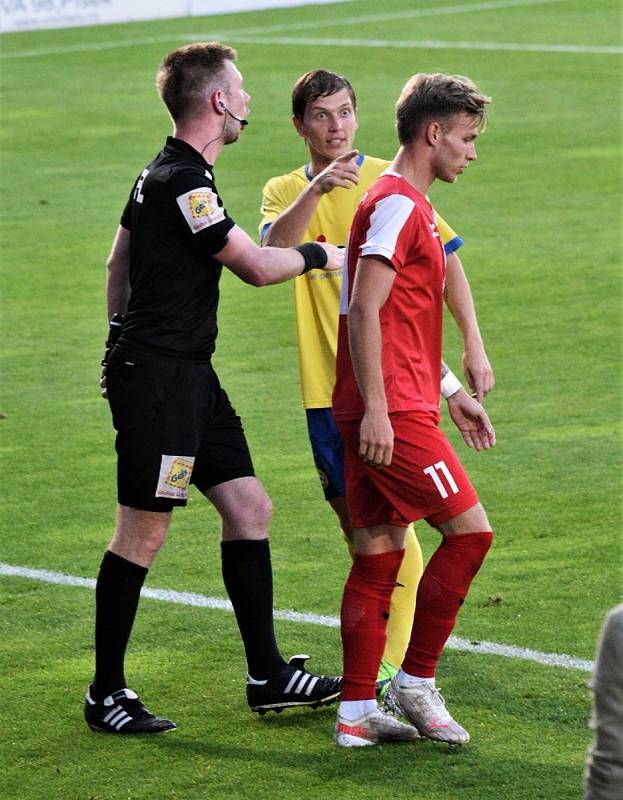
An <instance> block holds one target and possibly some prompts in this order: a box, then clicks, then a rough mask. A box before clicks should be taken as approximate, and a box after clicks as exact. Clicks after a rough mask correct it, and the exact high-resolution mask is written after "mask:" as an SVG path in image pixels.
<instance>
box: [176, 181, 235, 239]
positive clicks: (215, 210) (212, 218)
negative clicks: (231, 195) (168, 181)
mask: <svg viewBox="0 0 623 800" xmlns="http://www.w3.org/2000/svg"><path fill="white" fill-rule="evenodd" d="M176 199H177V204H178V206H179V207H180V211H181V212H182V214H183V215H184V219H185V220H186V222H187V223H188V227H189V228H190V229H191V231H192V232H193V233H199V231H202V230H204V228H209V227H210V225H216V223H217V222H221V220H223V219H225V212H224V211H223V208H222V206H219V204H218V198H217V195H216V192H214V190H213V189H210V187H209V186H202V187H200V188H198V189H192V190H191V191H190V192H186V193H185V194H181V195H180V196H179V197H177V198H176Z"/></svg>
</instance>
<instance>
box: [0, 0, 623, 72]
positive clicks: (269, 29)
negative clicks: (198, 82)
mask: <svg viewBox="0 0 623 800" xmlns="http://www.w3.org/2000/svg"><path fill="white" fill-rule="evenodd" d="M562 2H566V0H492V1H491V2H484V3H466V4H464V5H460V6H439V7H437V8H416V9H408V10H404V11H394V12H388V13H385V14H363V15H359V16H354V15H353V16H348V17H343V18H341V19H331V20H330V22H327V19H326V18H324V17H321V19H318V20H309V21H307V22H305V21H301V22H294V21H291V22H288V23H284V24H279V25H264V26H263V27H259V28H258V27H254V28H238V29H236V30H222V31H218V30H211V31H210V32H209V33H171V34H163V35H162V36H146V37H142V38H140V39H116V40H113V41H106V42H90V43H78V44H73V45H72V44H69V45H66V46H65V47H41V48H36V49H32V50H17V51H15V52H13V53H6V52H5V53H0V59H15V58H31V57H36V56H47V55H58V54H61V53H83V52H90V51H97V50H112V49H116V48H122V47H140V46H145V45H152V44H160V43H164V42H171V43H173V44H176V43H178V42H185V41H205V40H208V39H210V40H213V39H218V40H220V41H227V40H228V39H229V40H230V41H234V39H235V40H236V41H239V42H241V43H245V42H252V43H254V44H299V43H302V44H306V43H309V44H313V45H315V44H318V43H320V44H329V43H330V44H331V46H335V45H336V44H337V45H341V44H344V45H345V46H350V47H353V46H357V47H359V46H366V45H367V46H370V47H388V46H402V47H418V46H424V45H423V44H422V45H417V44H413V43H408V44H404V45H402V44H401V45H396V44H395V43H394V42H390V43H389V44H387V43H383V44H381V43H378V44H370V43H369V41H368V40H365V39H363V40H355V39H346V40H342V39H336V38H333V39H321V40H320V42H318V40H315V39H310V40H308V41H306V40H304V39H298V38H297V39H294V38H293V39H291V40H284V41H282V40H279V39H277V40H270V41H269V40H268V39H266V38H265V37H266V34H270V33H279V32H281V31H287V32H288V33H292V32H293V31H302V30H315V29H318V28H327V27H331V28H332V29H335V28H336V27H342V26H347V25H362V24H365V23H368V22H388V21H391V20H403V19H416V18H422V17H435V16H444V15H453V14H472V13H482V12H486V11H497V10H500V9H509V8H520V9H521V8H528V7H530V6H540V5H550V4H552V3H562ZM247 36H250V37H251V39H247V38H245V37H247ZM372 41H373V42H379V40H372ZM354 42H357V44H356V45H355V44H354ZM360 42H361V43H363V44H359V43H360ZM469 44H470V43H469V42H463V43H456V42H453V43H451V46H452V47H460V48H462V49H467V47H468V45H469ZM426 46H427V47H437V48H438V47H441V46H442V43H441V42H440V43H438V44H430V43H428V44H427V45H426ZM445 46H446V45H443V47H445ZM541 47H551V48H552V49H551V50H543V51H541V50H540V49H538V48H541ZM564 48H571V49H564ZM574 48H579V49H574ZM476 49H484V50H487V49H488V50H494V49H517V50H519V51H521V50H522V49H525V50H535V49H536V50H537V52H569V53H584V52H589V53H592V52H600V53H601V52H605V53H611V52H621V50H620V48H616V47H614V48H610V47H608V46H604V48H599V47H598V46H595V47H591V46H590V45H586V46H584V45H521V44H519V43H517V44H514V43H513V44H509V45H507V46H502V45H497V46H496V45H494V43H486V42H485V43H482V45H481V46H480V47H478V48H476Z"/></svg>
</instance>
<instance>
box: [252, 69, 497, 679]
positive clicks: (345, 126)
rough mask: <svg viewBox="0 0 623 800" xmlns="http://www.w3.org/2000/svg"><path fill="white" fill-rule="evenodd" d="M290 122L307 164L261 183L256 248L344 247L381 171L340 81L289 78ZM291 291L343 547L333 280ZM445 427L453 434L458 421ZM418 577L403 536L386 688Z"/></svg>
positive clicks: (479, 367)
mask: <svg viewBox="0 0 623 800" xmlns="http://www.w3.org/2000/svg"><path fill="white" fill-rule="evenodd" d="M292 114H293V116H292V121H293V123H294V127H295V129H296V131H297V133H298V134H299V136H301V137H302V138H303V139H304V141H305V143H306V145H307V148H308V151H309V156H310V161H309V163H308V164H306V165H305V166H303V167H300V168H299V169H296V170H294V172H290V173H288V174H286V175H281V176H278V177H275V178H272V179H271V180H269V181H268V182H267V184H266V186H265V187H264V191H263V196H262V221H261V223H260V239H261V242H262V244H263V245H271V246H278V247H291V246H294V245H298V244H300V243H301V242H309V241H319V242H331V243H332V244H338V245H344V244H346V242H347V240H348V233H349V229H350V224H351V221H352V218H353V216H354V214H355V209H356V208H357V205H358V203H359V200H360V199H361V197H362V196H363V194H364V193H365V192H366V191H367V190H368V188H369V187H370V186H371V185H372V184H373V183H374V181H375V180H376V179H377V178H378V176H379V175H380V173H381V172H383V171H384V170H385V169H387V167H388V166H389V162H388V161H384V160H382V159H378V158H372V157H370V156H367V155H363V154H361V153H359V152H358V151H356V150H354V149H353V143H354V138H355V132H356V130H357V101H356V96H355V92H354V90H353V88H352V86H351V84H350V83H349V81H348V80H346V78H344V77H343V76H341V75H337V74H335V73H333V72H327V71H326V70H314V71H312V72H308V73H306V74H305V75H303V76H302V77H301V78H299V80H298V81H297V82H296V84H295V86H294V89H293V92H292ZM437 220H438V228H439V231H440V234H441V237H442V241H443V244H444V249H445V251H446V257H447V278H446V302H447V304H448V306H449V308H450V310H451V311H452V314H453V315H454V318H455V320H456V322H457V325H458V326H459V329H460V331H461V335H462V337H463V343H464V353H463V369H464V372H465V375H466V377H467V380H468V382H469V385H470V387H471V389H472V391H473V393H474V395H475V396H476V397H477V398H478V400H482V398H483V397H484V395H485V394H487V392H489V391H490V390H491V389H492V387H493V371H492V369H491V365H490V363H489V360H488V358H487V355H486V352H485V349H484V345H483V342H482V337H481V335H480V331H479V328H478V322H477V318H476V312H475V309H474V303H473V300H472V295H471V290H470V287H469V283H468V281H467V278H466V276H465V273H464V271H463V267H462V265H461V262H460V260H459V258H458V256H457V254H456V250H457V249H458V248H459V247H460V246H461V245H462V244H463V241H462V239H460V237H459V236H458V235H457V234H456V233H455V232H454V231H453V230H452V228H450V226H449V225H447V224H446V223H445V222H444V220H442V219H441V217H439V215H437ZM293 283H294V303H295V309H296V329H297V338H298V351H299V367H300V377H301V389H302V394H303V405H304V406H305V410H306V415H307V426H308V431H309V438H310V442H311V446H312V452H313V455H314V461H315V463H316V467H317V469H318V473H319V476H320V480H321V483H322V486H323V490H324V494H325V498H326V499H327V500H328V502H329V503H330V504H331V506H332V508H333V510H334V511H335V513H336V514H337V516H338V518H339V521H340V526H341V528H342V531H343V532H344V535H345V537H346V539H347V541H348V542H349V543H350V542H351V541H352V529H351V525H350V520H349V516H348V509H347V507H346V499H345V496H344V495H345V489H344V475H343V444H342V440H341V436H340V434H339V432H338V430H337V428H336V426H335V423H334V421H333V416H332V413H331V394H332V391H333V384H334V382H335V357H336V348H337V327H338V311H339V297H340V288H341V273H339V272H332V273H321V272H320V271H318V270H312V271H311V272H307V273H306V274H305V275H302V276H301V277H299V278H296V279H295V280H294V281H293ZM446 369H447V368H445V365H444V370H446ZM459 388H460V382H459V380H458V379H457V378H456V377H455V376H454V375H453V374H452V373H451V372H449V371H447V372H446V374H445V376H444V378H443V380H442V393H443V395H444V397H449V396H451V395H452V394H454V393H455V392H456V391H458V389H459ZM454 422H455V423H456V424H457V427H459V429H460V428H461V420H457V419H454ZM464 439H465V442H466V444H467V445H468V446H471V441H470V439H469V436H468V435H465V434H464ZM421 574H422V553H421V550H420V546H419V543H418V541H417V538H416V536H415V532H414V530H413V526H411V527H410V528H409V532H408V534H407V537H406V542H405V556H404V558H403V561H402V565H401V568H400V572H399V574H398V580H397V586H396V589H395V591H394V593H393V595H392V601H391V609H390V618H389V623H388V627H387V644H386V647H385V652H384V655H383V661H382V663H381V673H380V674H379V679H380V681H386V680H388V679H389V678H391V677H392V675H393V674H394V673H395V671H396V668H397V667H398V665H400V663H401V662H402V659H403V656H404V653H405V651H406V648H407V645H408V642H409V637H410V633H411V623H412V621H413V611H414V608H415V597H416V592H417V586H418V582H419V579H420V576H421Z"/></svg>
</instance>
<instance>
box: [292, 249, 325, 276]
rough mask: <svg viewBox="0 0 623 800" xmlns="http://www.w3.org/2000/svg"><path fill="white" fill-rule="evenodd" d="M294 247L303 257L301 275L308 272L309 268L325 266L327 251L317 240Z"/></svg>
mask: <svg viewBox="0 0 623 800" xmlns="http://www.w3.org/2000/svg"><path fill="white" fill-rule="evenodd" d="M294 249H295V250H298V251H299V253H300V254H301V255H302V256H303V258H304V259H305V266H304V267H303V271H302V272H301V275H304V274H305V273H306V272H309V270H310V269H322V268H323V267H324V266H326V263H327V260H328V256H327V251H326V250H325V249H324V247H322V245H319V244H318V243H317V242H305V244H300V245H299V246H298V247H295V248H294Z"/></svg>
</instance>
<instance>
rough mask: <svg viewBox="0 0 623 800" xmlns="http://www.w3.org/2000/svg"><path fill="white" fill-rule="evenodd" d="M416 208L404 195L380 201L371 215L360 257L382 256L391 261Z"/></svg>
mask: <svg viewBox="0 0 623 800" xmlns="http://www.w3.org/2000/svg"><path fill="white" fill-rule="evenodd" d="M414 208H415V202H414V201H413V200H412V199H411V198H409V197H406V196H405V195H403V194H391V195H388V196H387V197H383V198H382V199H381V200H379V201H378V203H377V204H376V205H375V207H374V211H373V212H372V214H371V215H370V225H369V227H368V230H367V232H366V239H365V242H364V243H363V244H362V245H361V247H360V249H359V252H360V255H362V256H371V255H382V256H384V257H385V258H387V259H389V260H390V261H391V260H392V259H393V257H394V254H395V252H396V243H397V242H398V237H399V236H400V233H401V231H402V229H403V227H404V225H405V222H406V221H407V220H408V219H409V217H410V215H411V212H412V211H413V209H414Z"/></svg>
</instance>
